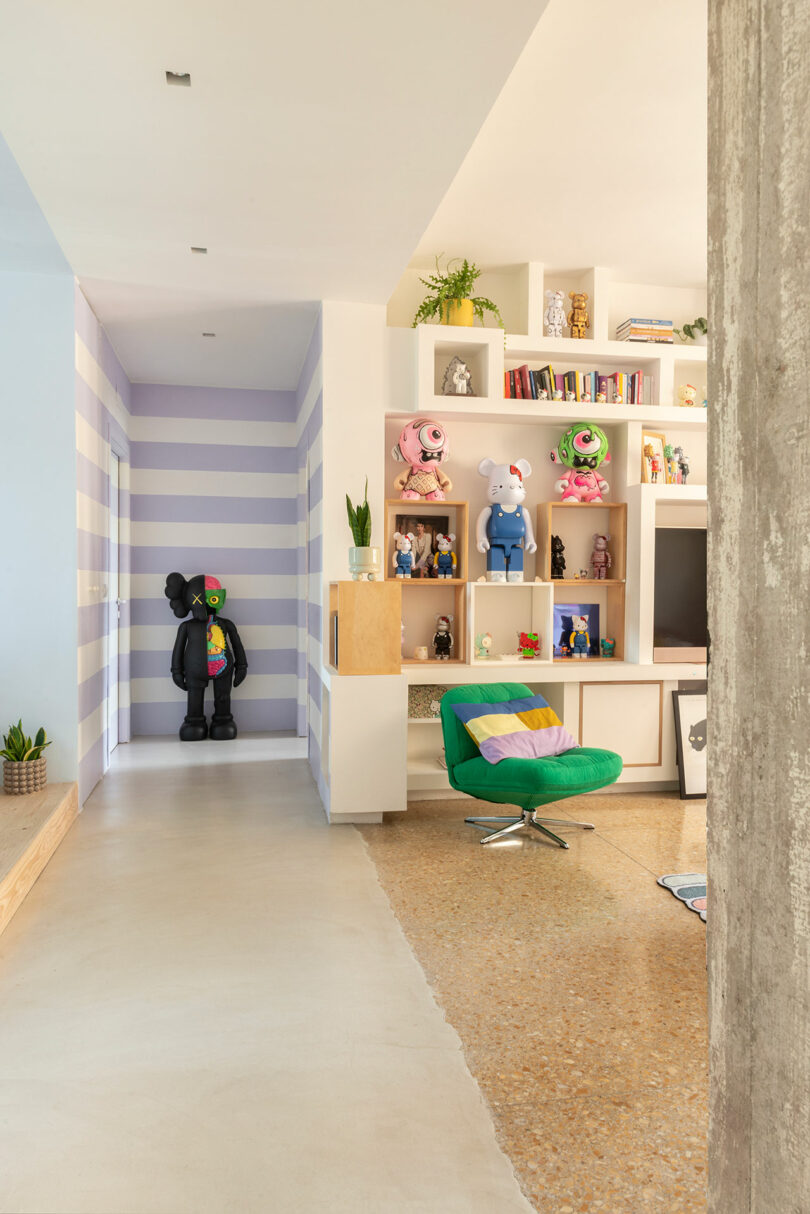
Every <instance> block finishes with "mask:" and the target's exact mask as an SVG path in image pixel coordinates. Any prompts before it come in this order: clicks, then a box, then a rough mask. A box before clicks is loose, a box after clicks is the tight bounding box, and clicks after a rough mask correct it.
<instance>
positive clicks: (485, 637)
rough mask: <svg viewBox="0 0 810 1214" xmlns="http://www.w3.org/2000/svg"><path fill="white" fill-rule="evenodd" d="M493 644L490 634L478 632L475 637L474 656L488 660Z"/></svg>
mask: <svg viewBox="0 0 810 1214" xmlns="http://www.w3.org/2000/svg"><path fill="white" fill-rule="evenodd" d="M494 644H495V642H494V641H493V639H492V633H491V632H479V633H477V634H476V637H475V656H476V657H477V658H478V659H479V660H482V659H484V658H488V657H489V655H490V653H491V652H492V646H493V645H494Z"/></svg>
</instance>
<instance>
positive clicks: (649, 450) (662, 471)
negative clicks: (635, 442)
mask: <svg viewBox="0 0 810 1214" xmlns="http://www.w3.org/2000/svg"><path fill="white" fill-rule="evenodd" d="M666 445H667V440H666V435H664V434H658V433H656V432H655V431H653V430H642V432H641V483H642V484H643V485H668V484H670V476H669V465H668V463H667V459H666V456H665V455H664V448H665V447H666Z"/></svg>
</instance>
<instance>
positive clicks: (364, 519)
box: [346, 477, 371, 548]
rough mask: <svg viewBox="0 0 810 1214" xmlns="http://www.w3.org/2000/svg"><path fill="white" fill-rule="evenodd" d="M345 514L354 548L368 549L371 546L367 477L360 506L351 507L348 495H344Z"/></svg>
mask: <svg viewBox="0 0 810 1214" xmlns="http://www.w3.org/2000/svg"><path fill="white" fill-rule="evenodd" d="M346 512H347V514H348V516H349V526H350V527H351V530H352V539H353V540H354V546H355V548H369V547H370V546H371V508H370V507H369V504H368V477H366V487H365V490H364V492H363V501H362V504H361V505H359V506H358V507H357V508H356V509H355V507H354V506H353V505H352V501H351V498H350V497H349V495H348V493H347V494H346Z"/></svg>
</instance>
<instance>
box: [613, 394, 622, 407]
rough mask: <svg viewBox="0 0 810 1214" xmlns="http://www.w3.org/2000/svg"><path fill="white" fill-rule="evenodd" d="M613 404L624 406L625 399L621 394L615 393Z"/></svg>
mask: <svg viewBox="0 0 810 1214" xmlns="http://www.w3.org/2000/svg"><path fill="white" fill-rule="evenodd" d="M613 403H614V405H623V404H624V397H623V396H622V394H621V392H614V394H613Z"/></svg>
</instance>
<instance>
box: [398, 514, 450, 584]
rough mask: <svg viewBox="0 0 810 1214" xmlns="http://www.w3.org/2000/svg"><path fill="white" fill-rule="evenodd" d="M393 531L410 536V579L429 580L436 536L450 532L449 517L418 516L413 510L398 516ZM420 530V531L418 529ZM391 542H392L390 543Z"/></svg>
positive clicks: (443, 515) (435, 515)
mask: <svg viewBox="0 0 810 1214" xmlns="http://www.w3.org/2000/svg"><path fill="white" fill-rule="evenodd" d="M395 524H396V525H395V527H394V530H395V531H398V532H399V533H400V535H407V534H409V533H410V534H411V535H413V536H414V537H415V538H414V544H413V567H412V569H411V577H412V578H417V579H419V578H429V577H430V575H431V570H432V566H433V557H434V555H435V553H436V536H437V535H446V534H447V533H448V531H449V530H450V520H449V516H448V515H446V514H430V515H426V514H419V513H417V512H416V511H415V510H414V511H412V512H408V513H404V512H403V513H402V514H398V515H397V516H396V520H395ZM420 527H421V528H422V530H421V531H420V530H419V528H420ZM392 542H393V541H392Z"/></svg>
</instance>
